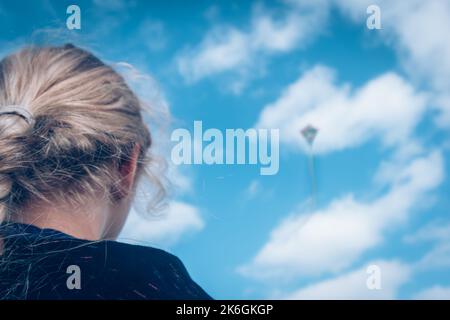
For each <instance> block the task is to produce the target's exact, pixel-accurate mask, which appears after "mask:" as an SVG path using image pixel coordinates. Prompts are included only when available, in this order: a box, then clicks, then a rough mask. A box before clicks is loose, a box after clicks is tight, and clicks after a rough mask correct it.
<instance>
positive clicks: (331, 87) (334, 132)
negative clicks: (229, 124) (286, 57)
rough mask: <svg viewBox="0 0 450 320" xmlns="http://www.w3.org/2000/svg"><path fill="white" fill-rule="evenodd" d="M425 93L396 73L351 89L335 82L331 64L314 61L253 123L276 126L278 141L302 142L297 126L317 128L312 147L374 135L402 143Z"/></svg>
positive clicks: (329, 147) (341, 145) (321, 149)
mask: <svg viewBox="0 0 450 320" xmlns="http://www.w3.org/2000/svg"><path fill="white" fill-rule="evenodd" d="M425 102H426V99H425V97H424V96H423V95H421V94H419V93H416V92H415V91H414V89H413V87H412V86H411V85H410V84H408V83H407V82H406V81H405V80H404V79H402V78H401V77H399V76H398V75H397V74H395V73H386V74H383V75H381V76H379V77H377V78H375V79H373V80H371V81H369V82H367V83H366V84H365V85H363V86H362V87H359V88H357V89H353V90H352V88H351V87H350V85H348V84H345V85H341V86H337V85H336V84H335V74H334V71H333V70H332V69H330V68H327V67H324V66H316V67H314V68H312V69H310V70H308V71H306V72H305V73H304V74H303V75H302V76H301V77H300V78H299V79H298V80H297V81H295V82H294V83H293V84H291V85H290V86H289V87H288V88H287V89H286V90H285V91H284V92H283V93H282V95H281V96H280V97H279V98H278V100H276V101H275V102H273V103H271V104H269V105H267V106H266V107H265V108H264V109H263V111H262V112H261V115H260V118H259V121H258V123H257V126H258V127H264V128H279V129H280V138H281V141H282V142H284V143H287V144H289V145H291V146H300V147H303V148H305V147H306V142H305V141H304V140H303V139H301V136H300V130H301V129H302V128H304V127H305V126H306V125H308V124H311V125H313V126H315V127H318V128H319V130H320V132H319V134H318V135H317V138H316V140H315V142H314V150H315V151H316V152H318V153H328V152H332V151H336V150H343V149H347V148H351V147H355V146H358V145H361V144H363V143H365V142H367V141H368V140H370V139H373V138H378V139H379V140H381V141H382V143H383V144H385V145H388V146H394V145H400V144H405V143H406V142H407V141H408V140H409V139H410V135H411V133H412V131H413V130H414V128H415V127H416V125H417V124H418V122H419V121H420V119H421V116H422V114H423V112H424V110H425V106H426V105H425Z"/></svg>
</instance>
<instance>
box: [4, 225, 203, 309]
mask: <svg viewBox="0 0 450 320" xmlns="http://www.w3.org/2000/svg"><path fill="white" fill-rule="evenodd" d="M0 237H1V239H3V240H2V242H3V244H2V246H3V249H2V250H1V251H0V252H1V256H0V299H31V300H37V299H46V300H49V299H50V300H54V299H89V300H91V299H108V300H109V299H123V300H130V299H131V300H140V299H166V300H167V299H211V297H210V296H209V295H208V294H207V293H205V291H203V289H202V288H200V287H199V286H198V285H197V284H196V283H195V282H194V281H193V280H192V279H191V278H190V276H189V274H188V272H187V271H186V268H185V267H184V265H183V264H182V262H181V261H180V260H179V259H178V258H177V257H175V256H174V255H172V254H169V253H167V252H165V251H163V250H159V249H155V248H151V247H144V246H138V245H131V244H124V243H120V242H116V241H98V242H92V241H87V240H80V239H76V238H73V237H71V236H69V235H66V234H64V233H61V232H59V231H56V230H51V229H39V228H37V227H35V226H31V225H23V224H17V223H13V224H8V225H2V226H1V227H0ZM69 266H76V267H79V270H80V273H79V274H80V284H81V288H80V289H77V288H74V289H69V287H70V285H69V286H68V285H67V281H68V279H69V277H70V276H71V275H72V273H71V272H69V273H68V272H67V271H68V267H69ZM69 271H70V268H69ZM72 272H73V271H72Z"/></svg>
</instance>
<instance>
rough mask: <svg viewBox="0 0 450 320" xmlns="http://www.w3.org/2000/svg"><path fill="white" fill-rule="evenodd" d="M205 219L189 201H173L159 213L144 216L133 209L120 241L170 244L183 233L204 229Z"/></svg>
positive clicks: (160, 244)
mask: <svg viewBox="0 0 450 320" xmlns="http://www.w3.org/2000/svg"><path fill="white" fill-rule="evenodd" d="M203 227H204V221H203V219H202V217H201V215H200V212H199V210H198V209H197V208H196V207H194V206H192V205H190V204H187V203H184V202H177V201H173V202H171V203H170V204H169V208H168V209H167V210H166V211H165V212H163V213H161V214H158V215H153V216H152V215H150V216H143V215H139V214H138V213H137V212H136V211H135V210H132V211H131V213H130V216H129V218H128V220H127V222H126V224H125V227H124V229H123V231H122V232H121V234H120V237H119V241H123V242H131V243H136V242H137V243H139V242H150V243H152V244H153V245H158V246H163V247H166V246H169V245H171V244H173V243H175V242H177V241H178V240H179V238H180V237H181V236H182V235H185V234H187V233H191V232H195V231H199V230H201V229H203Z"/></svg>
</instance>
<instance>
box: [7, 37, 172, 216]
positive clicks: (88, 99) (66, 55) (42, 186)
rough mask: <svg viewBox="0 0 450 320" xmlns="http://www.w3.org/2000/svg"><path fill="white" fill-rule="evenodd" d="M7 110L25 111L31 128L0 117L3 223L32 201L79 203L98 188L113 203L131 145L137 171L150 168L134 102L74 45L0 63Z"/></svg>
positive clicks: (146, 137)
mask: <svg viewBox="0 0 450 320" xmlns="http://www.w3.org/2000/svg"><path fill="white" fill-rule="evenodd" d="M8 105H16V106H22V107H25V108H27V111H28V112H29V113H30V114H31V115H32V117H33V122H32V123H31V124H30V123H27V122H26V121H24V118H23V117H20V116H18V115H17V114H13V113H9V114H2V115H0V222H1V221H2V220H5V219H9V218H10V217H11V216H12V215H14V214H15V213H16V212H18V211H20V209H21V208H24V207H25V206H26V205H28V204H29V203H32V202H33V201H35V200H42V201H46V202H50V203H51V202H52V201H61V200H63V201H69V202H82V201H83V199H85V197H86V196H92V195H93V194H94V192H95V191H98V189H99V188H101V189H102V190H104V191H105V192H107V194H108V195H111V196H114V190H117V187H118V186H119V185H120V177H119V175H118V172H119V171H118V168H119V167H120V165H121V163H122V162H123V161H125V160H127V159H128V158H129V157H130V156H131V154H132V152H133V149H134V147H135V145H136V144H138V145H139V146H140V154H139V159H138V169H139V170H140V171H141V169H142V170H143V171H145V170H146V167H147V164H148V163H149V162H151V159H150V157H149V156H148V154H147V151H148V149H149V148H150V145H151V137H150V133H149V130H148V128H147V126H146V125H145V123H144V121H143V117H142V104H141V103H140V101H139V99H138V98H137V97H136V95H135V94H134V93H133V92H132V90H131V89H130V88H129V87H128V85H127V84H126V83H125V80H124V79H123V78H122V76H120V75H119V74H118V73H117V72H116V71H114V70H113V69H112V68H111V67H110V66H108V65H105V64H104V63H103V62H102V61H100V60H99V59H98V58H96V57H95V56H94V55H93V54H91V53H89V52H88V51H85V50H83V49H80V48H78V47H75V46H73V45H70V44H69V45H65V46H62V47H28V48H25V49H23V50H21V51H19V52H17V53H14V54H12V55H10V56H7V57H6V58H4V59H3V60H2V61H0V109H1V106H8ZM147 173H149V174H150V175H152V174H151V173H150V172H147ZM152 179H154V182H155V183H156V184H157V185H158V187H160V188H161V190H160V191H159V192H158V197H160V198H162V195H163V192H164V190H163V187H162V184H161V182H160V181H159V180H158V178H157V177H156V176H154V175H152Z"/></svg>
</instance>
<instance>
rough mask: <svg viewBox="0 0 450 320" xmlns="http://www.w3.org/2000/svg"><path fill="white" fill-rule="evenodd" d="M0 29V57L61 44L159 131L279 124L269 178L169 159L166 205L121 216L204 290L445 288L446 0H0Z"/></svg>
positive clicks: (248, 294)
mask: <svg viewBox="0 0 450 320" xmlns="http://www.w3.org/2000/svg"><path fill="white" fill-rule="evenodd" d="M71 4H76V5H78V6H79V7H80V9H81V19H82V20H81V21H82V22H81V30H67V29H66V18H67V17H68V15H67V14H66V8H67V7H68V6H69V5H71ZM370 4H376V5H378V6H379V8H380V10H381V23H382V28H381V29H380V30H377V29H375V30H369V29H368V28H367V26H366V19H367V17H368V14H367V13H366V9H367V7H368V6H369V5H370ZM0 28H1V30H2V32H1V34H0V54H1V55H4V54H7V53H8V52H12V51H14V50H16V49H18V48H20V47H21V46H23V45H26V44H32V43H33V44H55V43H65V42H73V43H75V44H77V45H80V46H83V47H86V48H88V49H90V50H92V51H93V52H95V53H96V54H98V55H99V56H100V57H101V58H103V59H104V60H105V61H107V62H108V63H111V64H114V65H116V66H117V67H118V68H119V67H120V69H122V70H121V71H122V72H123V73H124V75H125V76H126V77H127V79H129V81H130V83H131V85H132V86H133V88H135V90H136V91H137V93H138V94H140V95H141V96H142V97H143V98H144V99H146V100H148V101H149V102H150V104H151V105H152V106H153V108H154V109H156V110H159V111H164V110H165V109H166V108H167V109H169V110H170V114H171V116H172V122H171V124H170V127H169V129H168V130H167V131H168V132H169V133H170V131H171V130H172V129H174V128H179V127H182V128H188V129H190V130H191V129H192V127H193V122H194V121H195V120H201V121H203V126H204V128H205V129H206V128H217V129H219V130H225V129H228V128H244V129H247V128H253V127H255V128H256V127H257V128H274V129H279V130H280V169H279V172H278V174H276V175H273V176H261V175H260V174H259V167H258V166H251V165H212V166H208V165H201V166H200V165H190V166H189V165H184V166H179V167H175V166H173V165H172V166H170V167H171V168H170V178H171V179H172V180H173V183H174V185H175V187H174V191H173V192H172V193H171V196H172V197H171V198H170V199H169V202H170V207H169V209H168V210H167V212H165V213H164V214H163V215H162V216H158V217H156V218H155V217H150V218H147V219H144V218H143V217H142V215H138V214H136V211H133V212H132V215H131V217H130V221H129V222H128V224H127V226H126V228H125V230H124V232H123V234H122V240H123V241H131V240H133V241H134V242H138V243H141V244H147V245H154V246H158V247H162V248H165V249H167V250H169V251H170V252H173V253H175V254H176V255H178V256H179V257H180V258H181V259H182V260H183V261H184V263H185V264H186V266H187V268H188V270H189V271H190V273H191V275H192V277H193V278H194V279H195V280H196V281H197V282H199V284H201V285H202V286H203V287H204V288H205V289H206V290H207V291H208V292H209V293H210V294H211V295H212V296H214V297H215V298H237V299H239V298H250V299H252V298H263V299H264V298H293V299H303V298H368V299H377V298H387V299H399V298H400V299H413V298H446V299H450V275H449V273H448V269H449V267H450V217H449V214H450V200H449V197H448V193H449V190H450V183H449V180H448V179H447V173H448V171H449V157H448V155H449V147H450V140H449V138H448V132H449V129H450V103H449V101H450V100H449V99H450V90H449V88H450V80H449V79H450V36H449V33H448V30H450V3H449V2H448V1H445V0H431V1H427V2H424V3H422V1H419V0H412V1H401V0H397V1H387V0H379V1H366V0H360V1H358V0H347V1H344V0H321V1H308V0H289V1H288V0H286V1H211V0H209V1H192V2H191V3H189V4H187V3H186V1H137V0H135V1H123V0H113V1H103V0H94V1H71V2H69V1H22V2H20V3H19V2H11V1H3V0H1V1H0ZM149 123H151V126H152V128H156V127H153V126H157V124H158V122H156V124H155V123H154V122H153V121H151V120H149ZM307 124H312V125H314V126H315V127H317V128H318V129H319V133H318V135H317V139H316V141H315V142H314V146H313V152H314V164H315V168H314V177H315V180H316V184H317V187H316V192H315V203H314V204H312V201H311V197H312V194H311V183H312V180H311V177H310V171H309V169H308V159H309V157H310V151H309V149H308V148H307V146H306V143H305V142H304V141H303V140H302V138H301V136H300V135H299V133H298V131H299V129H301V128H303V127H304V126H306V125H307ZM154 130H155V131H156V130H157V129H154ZM158 132H159V131H158ZM155 136H156V137H157V138H158V139H157V140H159V141H157V144H158V145H159V147H158V148H159V149H160V150H167V149H170V146H171V144H170V142H169V138H168V135H167V134H163V133H157V134H156V135H155ZM161 152H162V151H161ZM169 162H170V159H169ZM143 189H144V190H145V187H144V188H143ZM136 207H139V205H138V204H137V205H136ZM137 211H139V210H137ZM371 265H375V266H377V267H378V268H379V270H380V271H381V289H380V290H370V289H369V288H368V287H367V285H366V281H367V278H368V277H369V275H368V274H367V272H366V271H367V267H368V266H371Z"/></svg>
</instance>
